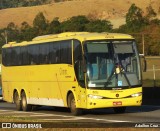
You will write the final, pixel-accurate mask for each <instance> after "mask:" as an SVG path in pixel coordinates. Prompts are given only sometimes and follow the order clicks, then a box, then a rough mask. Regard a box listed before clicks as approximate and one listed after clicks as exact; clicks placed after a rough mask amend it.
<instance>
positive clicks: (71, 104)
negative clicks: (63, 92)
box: [68, 93, 82, 116]
mask: <svg viewBox="0 0 160 131" xmlns="http://www.w3.org/2000/svg"><path fill="white" fill-rule="evenodd" d="M68 106H69V108H70V111H71V114H73V115H75V116H78V115H81V114H82V109H80V108H76V102H75V98H74V96H73V94H72V93H71V94H69V96H68Z"/></svg>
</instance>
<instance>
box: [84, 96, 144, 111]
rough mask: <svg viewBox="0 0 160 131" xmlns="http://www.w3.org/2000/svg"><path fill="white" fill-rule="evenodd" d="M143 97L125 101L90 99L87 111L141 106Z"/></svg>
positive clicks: (124, 99)
mask: <svg viewBox="0 0 160 131" xmlns="http://www.w3.org/2000/svg"><path fill="white" fill-rule="evenodd" d="M141 104H142V96H138V97H133V98H123V99H98V98H97V99H95V98H94V99H93V98H88V102H87V109H96V108H107V107H123V106H125V107H127V106H141Z"/></svg>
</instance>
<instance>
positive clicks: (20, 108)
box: [13, 91, 22, 111]
mask: <svg viewBox="0 0 160 131" xmlns="http://www.w3.org/2000/svg"><path fill="white" fill-rule="evenodd" d="M13 99H14V103H15V104H16V110H17V111H22V103H21V100H20V99H19V95H18V92H17V91H16V92H15V93H14V96H13Z"/></svg>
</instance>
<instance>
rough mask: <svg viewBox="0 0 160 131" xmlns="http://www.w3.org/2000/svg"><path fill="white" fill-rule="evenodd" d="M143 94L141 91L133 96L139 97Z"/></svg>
mask: <svg viewBox="0 0 160 131" xmlns="http://www.w3.org/2000/svg"><path fill="white" fill-rule="evenodd" d="M141 95H142V93H141V92H139V93H135V94H132V95H131V96H132V97H138V96H141Z"/></svg>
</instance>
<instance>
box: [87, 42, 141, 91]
mask: <svg viewBox="0 0 160 131" xmlns="http://www.w3.org/2000/svg"><path fill="white" fill-rule="evenodd" d="M84 50H85V60H86V64H87V85H88V87H89V88H103V89H104V88H106V89H107V88H110V89H113V88H118V89H122V88H130V87H136V86H140V85H141V72H140V62H139V54H138V51H137V47H136V43H135V41H132V40H120V41H116V40H115V41H87V42H85V44H84Z"/></svg>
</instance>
